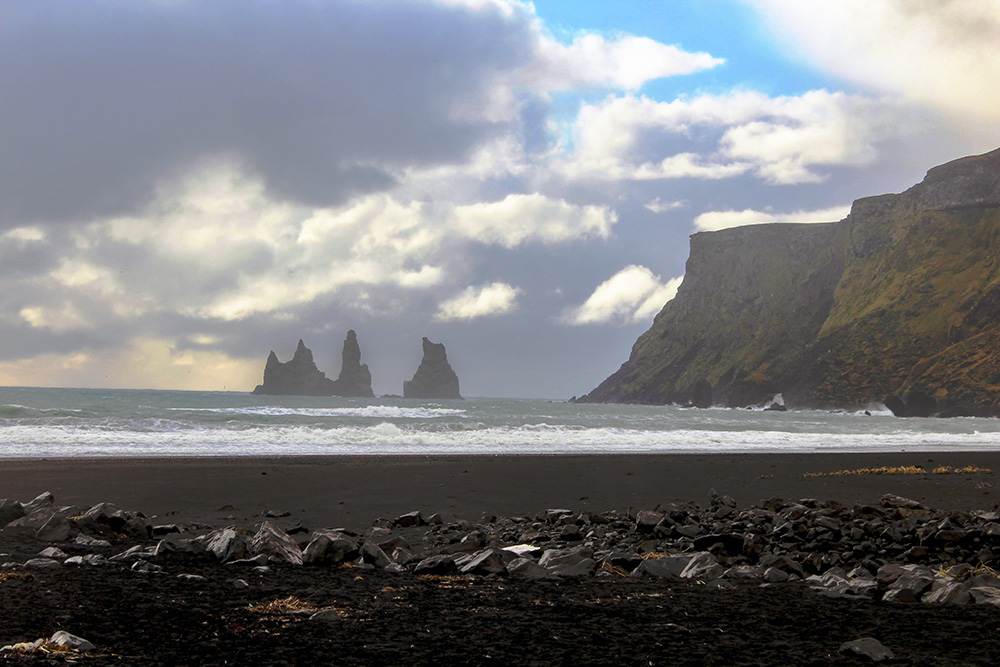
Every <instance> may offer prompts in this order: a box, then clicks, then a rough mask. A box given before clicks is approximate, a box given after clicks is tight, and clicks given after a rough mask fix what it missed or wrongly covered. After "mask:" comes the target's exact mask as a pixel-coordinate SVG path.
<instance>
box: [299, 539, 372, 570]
mask: <svg viewBox="0 0 1000 667" xmlns="http://www.w3.org/2000/svg"><path fill="white" fill-rule="evenodd" d="M359 553H360V552H359V551H358V546H357V545H356V544H355V543H354V542H351V541H350V540H347V539H345V538H343V537H332V536H330V535H317V536H316V537H315V538H313V540H312V541H311V542H310V543H309V544H308V545H306V548H305V551H303V552H302V563H303V564H304V565H339V564H341V563H345V562H347V561H351V560H354V559H355V558H357V557H358V555H359Z"/></svg>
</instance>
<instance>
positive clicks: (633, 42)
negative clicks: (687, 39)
mask: <svg viewBox="0 0 1000 667" xmlns="http://www.w3.org/2000/svg"><path fill="white" fill-rule="evenodd" d="M536 44H537V46H536V58H535V60H534V62H533V64H532V65H531V66H530V67H529V68H527V69H526V70H525V71H524V73H523V76H524V77H525V78H526V79H527V80H530V81H531V82H532V83H533V84H534V85H535V86H537V87H538V88H539V89H542V90H550V91H554V90H566V89H571V88H580V87H589V86H602V87H606V88H621V89H625V90H638V89H639V88H641V87H642V86H643V85H644V84H645V83H646V82H647V81H652V80H654V79H661V78H665V77H671V76H678V75H681V74H693V73H694V72H699V71H702V70H706V69H711V68H713V67H717V66H719V65H722V64H723V63H725V60H724V59H722V58H715V57H712V56H711V55H709V54H707V53H688V52H686V51H682V50H681V49H679V48H677V47H676V46H671V45H667V44H660V43H659V42H656V41H654V40H652V39H649V38H647V37H633V36H631V35H622V36H620V37H618V38H617V39H615V40H610V41H609V40H606V39H605V38H604V37H602V36H601V35H595V34H587V35H582V36H580V37H577V38H576V39H574V40H573V42H572V43H571V44H562V43H560V42H558V41H556V40H554V39H550V38H547V37H546V36H544V35H540V36H539V39H538V41H537V42H536Z"/></svg>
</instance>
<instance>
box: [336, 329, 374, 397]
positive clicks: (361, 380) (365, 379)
mask: <svg viewBox="0 0 1000 667" xmlns="http://www.w3.org/2000/svg"><path fill="white" fill-rule="evenodd" d="M333 395H334V396H354V397H359V398H374V397H375V393H374V392H373V391H372V374H371V372H369V370H368V364H362V363H361V347H360V346H359V345H358V336H357V334H355V333H354V329H351V330H349V331H348V332H347V338H345V339H344V351H343V353H341V364H340V376H339V377H338V378H337V379H336V380H334V382H333Z"/></svg>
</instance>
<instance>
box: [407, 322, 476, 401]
mask: <svg viewBox="0 0 1000 667" xmlns="http://www.w3.org/2000/svg"><path fill="white" fill-rule="evenodd" d="M423 348H424V356H423V358H422V359H421V360H420V366H419V367H417V372H416V373H414V374H413V379H412V380H409V381H404V382H403V398H457V399H460V398H462V395H461V394H460V393H459V389H458V375H456V374H455V371H454V370H452V368H451V365H450V364H449V363H448V355H447V353H446V352H445V349H444V344H443V343H432V342H431V341H429V340H428V339H427V338H426V337H425V338H424V339H423Z"/></svg>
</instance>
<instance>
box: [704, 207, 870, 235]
mask: <svg viewBox="0 0 1000 667" xmlns="http://www.w3.org/2000/svg"><path fill="white" fill-rule="evenodd" d="M850 212H851V206H850V205H847V206H831V207H830V208H823V209H818V210H815V211H795V212H793V213H772V212H771V211H755V210H754V209H750V208H747V209H743V210H742V211H708V212H706V213H702V214H701V215H699V216H698V217H696V218H695V219H694V226H695V227H696V228H697V229H698V230H699V231H703V232H712V231H717V230H719V229H729V228H730V227H742V226H744V225H757V224H761V223H764V222H836V221H838V220H843V219H844V218H846V217H847V214H848V213H850Z"/></svg>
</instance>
